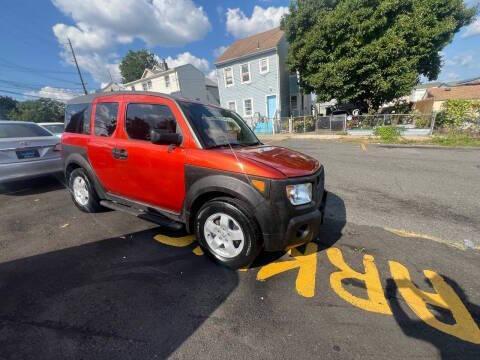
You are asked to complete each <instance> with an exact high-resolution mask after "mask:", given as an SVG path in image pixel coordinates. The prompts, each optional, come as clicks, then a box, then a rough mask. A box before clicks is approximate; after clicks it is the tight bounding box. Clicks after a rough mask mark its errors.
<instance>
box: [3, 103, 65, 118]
mask: <svg viewBox="0 0 480 360" xmlns="http://www.w3.org/2000/svg"><path fill="white" fill-rule="evenodd" d="M64 111H65V105H64V104H62V103H61V102H58V101H56V100H51V99H38V100H27V101H21V102H19V103H18V105H17V107H16V108H15V109H13V110H12V111H10V112H9V113H8V118H9V119H11V120H23V121H33V122H63V118H64Z"/></svg>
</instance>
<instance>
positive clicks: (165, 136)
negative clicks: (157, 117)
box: [150, 130, 183, 146]
mask: <svg viewBox="0 0 480 360" xmlns="http://www.w3.org/2000/svg"><path fill="white" fill-rule="evenodd" d="M182 140H183V139H182V135H180V134H178V133H165V132H163V131H161V130H151V131H150V141H151V142H152V144H156V145H174V146H178V145H180V144H181V143H182Z"/></svg>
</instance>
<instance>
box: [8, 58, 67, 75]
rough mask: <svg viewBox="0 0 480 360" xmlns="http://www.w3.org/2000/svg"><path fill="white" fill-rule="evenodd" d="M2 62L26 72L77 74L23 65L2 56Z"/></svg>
mask: <svg viewBox="0 0 480 360" xmlns="http://www.w3.org/2000/svg"><path fill="white" fill-rule="evenodd" d="M0 63H3V65H1V66H2V67H6V68H11V69H18V70H22V71H24V72H42V73H51V74H69V75H73V74H75V72H74V71H60V70H47V69H41V68H32V67H29V66H23V65H19V64H15V63H13V62H11V61H9V60H6V59H5V58H1V57H0Z"/></svg>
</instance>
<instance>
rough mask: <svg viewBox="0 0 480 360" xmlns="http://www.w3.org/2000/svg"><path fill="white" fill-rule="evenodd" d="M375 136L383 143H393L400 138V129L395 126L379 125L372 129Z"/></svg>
mask: <svg viewBox="0 0 480 360" xmlns="http://www.w3.org/2000/svg"><path fill="white" fill-rule="evenodd" d="M373 133H374V134H375V136H378V137H379V138H380V140H381V141H382V142H383V143H386V144H392V143H393V144H395V143H396V142H397V141H399V139H400V135H401V134H402V131H401V129H400V128H398V127H396V126H379V127H377V128H375V130H374V131H373Z"/></svg>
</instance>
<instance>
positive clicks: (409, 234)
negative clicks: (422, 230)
mask: <svg viewBox="0 0 480 360" xmlns="http://www.w3.org/2000/svg"><path fill="white" fill-rule="evenodd" d="M384 230H387V231H388V232H391V233H393V234H395V235H398V236H401V237H414V238H419V239H426V240H432V241H435V242H438V243H441V244H445V245H449V246H452V247H454V248H457V249H460V250H465V247H464V246H462V245H459V244H455V243H452V242H449V241H446V240H443V239H440V238H439V237H436V236H432V235H427V234H419V233H416V232H413V231H407V230H401V229H392V228H389V227H384ZM475 249H476V250H480V248H479V247H476V248H475Z"/></svg>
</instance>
